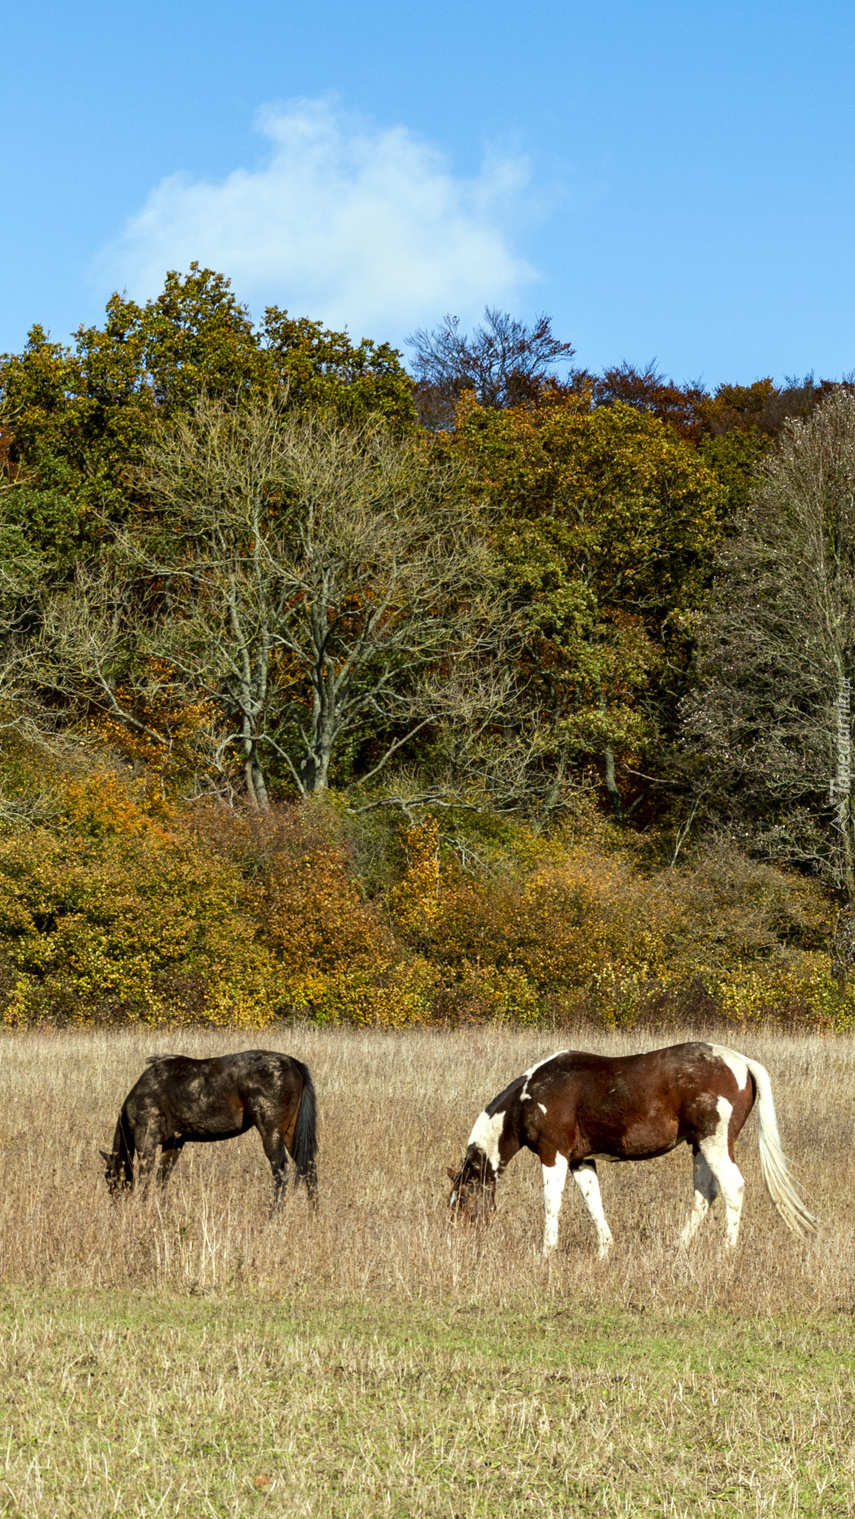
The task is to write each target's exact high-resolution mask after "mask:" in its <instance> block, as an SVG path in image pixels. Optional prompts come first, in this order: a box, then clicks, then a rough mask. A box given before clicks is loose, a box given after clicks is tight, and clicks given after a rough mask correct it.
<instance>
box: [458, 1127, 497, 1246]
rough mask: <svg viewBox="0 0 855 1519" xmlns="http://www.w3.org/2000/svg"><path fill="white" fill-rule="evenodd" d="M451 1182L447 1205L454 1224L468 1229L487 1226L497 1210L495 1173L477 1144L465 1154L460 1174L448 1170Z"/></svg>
mask: <svg viewBox="0 0 855 1519" xmlns="http://www.w3.org/2000/svg"><path fill="white" fill-rule="evenodd" d="M446 1169H447V1171H448V1176H449V1179H450V1181H451V1194H450V1196H449V1199H448V1206H449V1208H450V1209H451V1218H452V1222H453V1223H456V1224H463V1225H465V1226H466V1227H467V1228H472V1227H473V1226H477V1225H483V1224H488V1223H489V1222H490V1219H491V1218H492V1216H493V1214H494V1212H495V1209H496V1173H495V1171H494V1170H493V1167H492V1166H491V1165H490V1162H489V1160H488V1159H487V1157H486V1155H485V1154H484V1151H483V1150H479V1149H478V1147H477V1145H476V1146H471V1147H470V1148H469V1149H468V1150H467V1152H466V1159H465V1160H464V1162H463V1165H462V1166H461V1168H460V1170H459V1171H453V1170H452V1169H451V1166H448V1167H447V1168H446Z"/></svg>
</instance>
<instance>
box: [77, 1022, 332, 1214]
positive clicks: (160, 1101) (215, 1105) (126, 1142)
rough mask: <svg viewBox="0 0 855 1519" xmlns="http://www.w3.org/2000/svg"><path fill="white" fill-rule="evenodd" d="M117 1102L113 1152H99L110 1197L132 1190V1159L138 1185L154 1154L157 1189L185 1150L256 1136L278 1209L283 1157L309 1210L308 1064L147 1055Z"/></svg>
mask: <svg viewBox="0 0 855 1519" xmlns="http://www.w3.org/2000/svg"><path fill="white" fill-rule="evenodd" d="M147 1064H148V1069H147V1070H145V1071H143V1074H142V1075H141V1077H140V1079H139V1081H138V1082H137V1084H136V1086H134V1087H132V1088H131V1090H130V1091H129V1093H128V1095H127V1097H126V1098H125V1100H124V1103H123V1104H122V1111H121V1113H120V1114H119V1120H118V1123H117V1124H116V1132H115V1135H114V1136H113V1148H112V1150H111V1151H110V1153H109V1154H108V1153H107V1151H106V1150H102V1151H101V1154H102V1156H103V1157H104V1160H105V1161H106V1162H107V1168H106V1171H105V1176H106V1178H107V1186H108V1188H109V1189H110V1193H111V1195H114V1196H115V1194H116V1193H118V1192H120V1191H122V1190H123V1189H124V1188H132V1187H133V1185H134V1155H135V1154H136V1155H138V1156H139V1179H140V1181H141V1182H142V1183H143V1185H144V1186H146V1187H147V1186H148V1184H149V1183H150V1181H151V1173H152V1170H153V1167H154V1162H155V1159H156V1156H157V1149H158V1146H160V1149H161V1161H160V1167H159V1169H158V1181H159V1183H160V1185H161V1186H164V1185H165V1184H166V1182H167V1180H168V1178H169V1175H170V1172H171V1171H172V1168H173V1166H174V1165H175V1163H176V1161H177V1159H178V1157H179V1155H180V1154H181V1151H182V1149H183V1148H184V1146H185V1144H187V1143H188V1142H190V1143H193V1144H211V1143H212V1142H213V1141H215V1140H218V1139H236V1138H237V1136H238V1135H239V1134H245V1133H246V1131H247V1129H252V1128H256V1129H257V1130H258V1132H259V1134H260V1135H261V1143H262V1144H263V1146H264V1153H265V1155H266V1156H267V1159H268V1160H269V1161H270V1169H271V1171H272V1172H273V1185H274V1192H275V1201H276V1202H277V1203H278V1202H279V1199H280V1198H281V1196H282V1193H283V1191H284V1190H285V1186H286V1183H287V1180H288V1155H289V1153H290V1155H291V1157H292V1159H293V1161H294V1165H295V1166H296V1169H297V1177H298V1180H301V1181H303V1182H305V1184H306V1190H307V1192H308V1194H309V1197H310V1199H311V1201H312V1203H313V1204H314V1203H315V1202H316V1201H317V1193H318V1176H317V1168H316V1163H315V1160H316V1155H317V1119H316V1106H315V1089H314V1086H313V1085H312V1078H311V1076H310V1074H309V1069H308V1066H305V1065H303V1064H302V1062H301V1061H299V1060H294V1059H293V1057H292V1056H290V1055H279V1054H275V1053H274V1052H273V1051H272V1050H243V1051H242V1052H241V1053H240V1054H239V1055H220V1056H218V1057H217V1058H216V1059H214V1060H191V1059H190V1057H189V1056H188V1055H152V1056H150V1058H149V1060H148V1062H147Z"/></svg>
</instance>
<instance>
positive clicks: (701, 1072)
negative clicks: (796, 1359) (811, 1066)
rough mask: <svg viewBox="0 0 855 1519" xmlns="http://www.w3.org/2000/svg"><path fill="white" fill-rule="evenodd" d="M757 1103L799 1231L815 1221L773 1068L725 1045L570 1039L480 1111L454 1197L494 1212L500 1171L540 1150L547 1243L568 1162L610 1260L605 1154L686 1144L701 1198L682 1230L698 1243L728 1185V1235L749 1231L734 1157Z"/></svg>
mask: <svg viewBox="0 0 855 1519" xmlns="http://www.w3.org/2000/svg"><path fill="white" fill-rule="evenodd" d="M755 1100H756V1102H757V1117H758V1129H759V1140H760V1163H761V1166H762V1168H763V1177H764V1180H765V1182H766V1186H767V1189H768V1191H769V1196H770V1197H771V1199H772V1201H773V1203H774V1204H775V1207H776V1208H777V1210H778V1212H779V1213H780V1215H781V1217H782V1219H783V1220H784V1223H785V1224H786V1225H787V1227H788V1228H789V1229H792V1230H793V1232H794V1233H795V1234H800V1235H804V1234H807V1233H808V1232H809V1231H811V1230H813V1229H815V1228H816V1220H815V1219H814V1218H813V1216H812V1215H811V1214H810V1213H809V1212H808V1211H807V1208H806V1207H805V1206H804V1203H803V1202H802V1200H801V1198H800V1197H799V1195H798V1193H797V1192H796V1189H795V1187H794V1186H793V1182H792V1178H791V1176H790V1172H789V1168H788V1166H787V1162H786V1159H785V1157H784V1153H783V1150H782V1149H781V1141H780V1138H779V1137H778V1124H777V1120H776V1118H775V1105H774V1103H773V1101H772V1084H771V1082H770V1080H769V1073H768V1071H767V1070H766V1069H765V1067H764V1066H762V1065H761V1064H760V1063H759V1061H757V1060H749V1059H748V1058H747V1056H745V1055H738V1054H736V1052H735V1051H734V1050H728V1049H724V1048H723V1047H722V1046H721V1045H718V1044H701V1043H696V1044H675V1045H671V1046H670V1047H669V1048H668V1049H664V1050H653V1051H651V1052H650V1053H649V1054H646V1055H623V1056H619V1057H616V1058H613V1057H609V1056H605V1055H589V1054H586V1053H584V1052H583V1051H580V1050H562V1051H559V1053H558V1054H557V1055H551V1056H550V1057H549V1058H548V1059H547V1060H541V1061H540V1062H539V1063H538V1064H537V1065H533V1066H532V1067H531V1068H530V1070H528V1071H524V1072H523V1074H522V1076H518V1077H517V1079H516V1080H515V1081H512V1082H511V1084H510V1086H508V1087H506V1088H505V1090H504V1091H503V1092H500V1093H499V1095H498V1097H494V1098H493V1101H492V1102H491V1103H490V1104H489V1106H488V1107H486V1108H485V1109H484V1111H483V1113H481V1114H480V1115H479V1116H478V1118H477V1119H476V1120H475V1125H474V1128H473V1129H472V1133H471V1134H470V1136H469V1143H468V1145H467V1148H466V1156H465V1159H464V1161H463V1165H462V1167H461V1168H460V1170H459V1171H456V1172H455V1171H452V1169H451V1167H449V1168H448V1175H449V1176H450V1177H451V1181H452V1189H451V1197H450V1199H449V1204H450V1206H451V1208H452V1210H453V1212H454V1215H455V1217H457V1218H459V1219H461V1220H462V1221H465V1222H467V1223H477V1222H483V1221H486V1219H487V1218H489V1216H490V1215H491V1214H492V1212H493V1210H494V1208H495V1205H496V1202H495V1199H496V1182H497V1180H498V1178H499V1177H500V1176H501V1174H502V1172H503V1171H504V1169H505V1167H506V1166H507V1164H508V1162H509V1161H510V1160H512V1159H513V1157H514V1155H516V1153H517V1151H518V1150H520V1149H522V1148H523V1147H525V1148H526V1149H529V1150H533V1151H534V1153H535V1155H537V1156H538V1157H539V1159H540V1163H541V1166H542V1168H543V1201H544V1208H545V1212H546V1228H545V1233H544V1240H543V1253H544V1255H549V1253H550V1251H552V1250H553V1249H554V1248H555V1245H556V1243H557V1240H558V1216H559V1214H560V1212H561V1199H562V1195H563V1192H564V1183H565V1181H566V1180H567V1172H568V1171H570V1172H571V1173H572V1176H573V1180H574V1181H575V1182H576V1185H577V1186H578V1188H579V1191H580V1192H581V1194H582V1197H583V1199H584V1202H585V1206H586V1208H587V1209H588V1212H589V1213H590V1215H591V1218H592V1219H593V1221H594V1226H595V1228H596V1231H597V1243H598V1246H599V1256H600V1259H601V1260H602V1259H604V1258H605V1256H606V1255H607V1254H608V1251H609V1246H610V1245H611V1243H612V1234H611V1230H610V1229H609V1226H608V1224H607V1223H606V1219H605V1214H604V1213H603V1204H602V1200H601V1198H600V1184H599V1180H598V1177H597V1160H599V1159H602V1160H614V1161H617V1160H650V1159H652V1158H653V1157H654V1156H657V1155H665V1154H667V1152H668V1151H669V1150H673V1149H674V1148H675V1147H676V1146H677V1145H679V1144H684V1143H685V1144H689V1145H691V1147H692V1153H693V1155H694V1182H695V1200H694V1207H693V1209H692V1212H691V1214H690V1215H689V1218H688V1219H687V1221H686V1224H685V1226H684V1228H683V1231H682V1234H681V1236H680V1243H681V1244H682V1245H687V1244H688V1243H689V1241H690V1240H691V1239H692V1238H693V1237H694V1235H695V1233H696V1231H697V1229H698V1227H699V1225H700V1224H701V1223H702V1222H703V1220H704V1218H705V1217H706V1214H707V1212H708V1211H709V1207H710V1204H711V1203H713V1202H714V1201H715V1199H716V1197H717V1196H718V1192H719V1190H721V1194H722V1197H723V1198H724V1205H725V1211H726V1223H727V1244H728V1245H729V1246H730V1247H731V1248H733V1247H735V1245H736V1241H737V1237H738V1234H739V1220H740V1215H741V1213H742V1194H743V1190H744V1185H745V1184H744V1182H743V1179H742V1176H741V1174H740V1172H739V1169H738V1167H737V1165H736V1163H735V1161H734V1158H733V1146H734V1143H735V1141H736V1139H737V1136H738V1134H739V1131H740V1129H741V1128H742V1125H743V1124H744V1123H745V1120H746V1118H747V1117H748V1115H749V1113H750V1112H751V1109H752V1107H753V1106H754V1103H755Z"/></svg>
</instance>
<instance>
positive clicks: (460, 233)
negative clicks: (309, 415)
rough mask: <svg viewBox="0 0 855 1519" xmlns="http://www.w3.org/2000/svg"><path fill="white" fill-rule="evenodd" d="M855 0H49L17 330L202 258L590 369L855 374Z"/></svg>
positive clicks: (6, 127)
mask: <svg viewBox="0 0 855 1519" xmlns="http://www.w3.org/2000/svg"><path fill="white" fill-rule="evenodd" d="M853 44H855V7H853V6H852V5H851V3H849V4H843V3H837V0H826V3H824V4H820V5H819V6H816V7H814V8H808V7H807V6H804V5H803V4H801V5H796V4H795V3H789V0H778V3H776V4H774V5H772V4H757V3H753V0H742V3H740V4H736V3H730V0H719V3H717V4H716V5H715V6H712V5H708V6H703V7H701V6H697V5H695V6H692V5H687V4H686V3H685V0H681V3H679V4H678V3H671V0H659V3H653V0H636V3H630V0H599V3H598V4H597V5H592V4H590V3H589V4H586V5H582V4H580V3H577V0H527V3H526V4H525V5H523V4H520V3H519V0H515V3H513V4H512V3H509V0H490V3H489V4H487V3H482V0H455V3H451V0H431V3H430V4H424V3H421V0H410V3H409V4H407V5H402V4H401V3H400V0H397V3H394V4H393V3H389V0H362V3H361V4H359V5H355V4H354V3H353V0H348V3H343V0H315V3H314V4H313V5H311V6H309V5H306V4H305V3H303V4H300V5H297V4H295V3H293V0H275V3H274V0H242V4H241V5H240V6H237V5H235V4H233V3H232V4H229V5H226V4H224V3H222V0H207V3H206V4H205V5H202V4H198V3H197V4H189V3H186V0H169V3H168V4H167V3H165V0H149V3H148V4H147V5H146V6H133V7H132V6H128V5H123V4H121V3H119V4H117V3H116V0H111V3H107V0H98V3H96V0H78V3H77V4H76V5H75V6H69V5H68V4H67V3H63V4H59V3H58V0H51V3H43V0H29V3H28V4H27V5H26V6H24V5H20V6H17V7H14V8H13V7H9V8H8V9H7V11H6V15H5V19H4V75H5V77H4V81H3V86H2V94H1V95H0V131H2V142H3V152H2V155H0V178H2V205H3V208H4V217H3V221H4V231H3V235H2V237H0V351H2V350H12V351H14V350H17V349H19V348H20V347H21V346H22V345H23V343H24V341H25V338H26V333H27V329H28V328H29V327H30V325H31V324H32V323H33V322H36V321H40V322H41V323H42V324H43V325H45V326H46V327H48V328H50V330H51V331H52V333H53V335H54V337H56V338H62V339H65V338H67V336H68V334H69V333H70V332H71V331H72V330H73V328H74V327H76V326H77V325H78V324H79V323H80V322H91V321H98V320H100V317H101V314H102V312H103V308H104V303H105V301H106V299H107V297H108V295H109V294H110V292H111V290H113V289H115V288H119V289H122V288H126V289H127V290H128V292H129V293H130V294H132V295H134V296H136V297H138V298H143V297H147V296H151V295H154V294H156V293H157V291H158V289H159V288H160V286H161V284H162V280H163V274H164V272H165V270H166V268H167V267H178V268H182V269H184V268H186V267H187V265H188V263H189V261H190V259H191V258H198V259H199V260H200V261H201V262H203V263H206V264H211V265H213V267H215V268H218V269H220V270H221V271H222V272H223V273H225V274H228V275H229V276H230V277H231V278H232V281H233V284H234V288H235V291H236V293H237V295H238V296H239V297H240V298H241V299H242V300H245V301H246V302H247V303H248V304H249V306H250V309H251V310H252V311H253V313H254V314H260V313H261V311H262V310H263V307H264V306H265V305H266V304H269V303H275V304H278V305H281V306H285V307H287V308H288V309H289V310H291V311H292V312H294V313H295V314H300V315H309V316H315V317H318V318H320V319H322V320H324V321H327V322H329V323H331V324H333V325H336V326H339V325H347V326H348V328H349V330H350V332H351V333H352V335H353V336H355V337H361V336H363V335H365V336H371V337H374V338H376V339H378V340H379V339H386V338H388V339H391V340H392V341H395V342H397V343H400V342H401V341H402V340H403V338H404V336H405V335H406V334H407V333H408V332H409V331H411V330H412V328H413V327H415V326H418V325H432V324H433V323H434V322H436V321H438V320H439V319H440V318H441V317H442V315H443V314H444V313H445V312H446V311H453V312H455V313H457V314H459V315H460V316H461V318H462V319H463V320H464V321H466V322H467V323H468V322H470V321H472V320H473V319H476V318H477V316H478V314H479V312H480V310H481V309H482V308H483V305H484V304H485V302H489V303H491V304H495V305H499V306H501V307H503V308H505V309H507V310H510V311H511V312H513V313H514V314H515V315H520V316H523V317H527V318H528V317H531V316H533V315H535V314H536V313H537V312H540V311H546V312H548V313H550V314H551V315H552V317H553V320H554V327H555V330H556V332H557V333H558V334H559V335H560V336H561V337H566V338H569V339H570V340H571V341H572V342H573V343H574V344H575V346H576V350H577V360H578V362H581V363H583V364H585V365H587V366H589V367H590V368H594V369H596V368H601V367H602V366H604V365H606V364H609V363H614V362H618V361H620V360H621V359H629V360H631V361H633V362H636V363H646V362H648V361H649V360H652V359H655V360H656V361H657V362H658V364H659V366H660V368H661V369H663V370H664V371H665V372H666V373H668V374H673V375H674V377H675V378H677V379H697V378H700V379H702V380H703V381H705V382H706V383H707V384H708V385H711V386H713V385H715V384H717V383H719V382H720V381H722V380H725V379H727V380H736V381H740V382H749V381H751V380H754V379H756V378H758V377H761V376H763V375H766V374H771V375H772V376H773V377H775V378H776V379H778V380H780V379H782V378H783V377H784V376H785V375H794V374H804V373H806V372H807V371H809V370H812V371H813V372H814V373H815V374H816V375H817V376H823V377H831V378H833V377H839V376H841V375H842V374H844V373H848V372H850V371H851V370H853V369H855V279H853V256H852V249H853V233H855V194H853V191H854V190H855V91H853V83H852V81H853V78H855V46H853Z"/></svg>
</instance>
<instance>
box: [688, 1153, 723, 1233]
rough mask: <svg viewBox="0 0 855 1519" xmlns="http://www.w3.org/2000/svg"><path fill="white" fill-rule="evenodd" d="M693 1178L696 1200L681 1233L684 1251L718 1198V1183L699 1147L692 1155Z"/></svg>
mask: <svg viewBox="0 0 855 1519" xmlns="http://www.w3.org/2000/svg"><path fill="white" fill-rule="evenodd" d="M692 1178H693V1181H694V1183H695V1200H694V1203H693V1205H692V1211H691V1213H690V1214H689V1217H688V1218H687V1219H686V1222H685V1223H684V1225H683V1228H682V1229H681V1231H680V1245H681V1247H682V1248H683V1249H684V1250H685V1248H686V1246H687V1245H688V1244H689V1243H690V1242H691V1240H693V1239H694V1237H695V1235H696V1234H697V1232H698V1230H699V1229H700V1227H701V1224H702V1223H703V1221H704V1219H705V1218H706V1216H707V1214H708V1213H709V1210H710V1208H711V1207H712V1205H713V1203H714V1202H715V1200H716V1198H717V1197H718V1182H717V1181H716V1179H715V1177H714V1176H713V1174H712V1171H711V1170H710V1168H709V1165H708V1163H707V1160H706V1157H705V1156H704V1154H703V1152H702V1151H701V1150H699V1149H698V1148H697V1147H695V1149H694V1151H693V1154H692Z"/></svg>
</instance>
